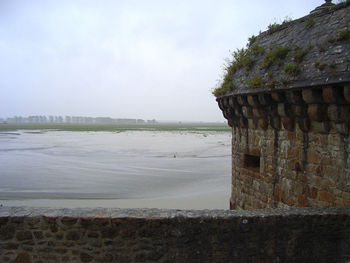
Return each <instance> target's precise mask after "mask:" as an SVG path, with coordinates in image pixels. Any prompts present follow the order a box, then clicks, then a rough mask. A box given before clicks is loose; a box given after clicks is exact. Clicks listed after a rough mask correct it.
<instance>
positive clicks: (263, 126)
mask: <svg viewBox="0 0 350 263" xmlns="http://www.w3.org/2000/svg"><path fill="white" fill-rule="evenodd" d="M268 126H269V123H268V121H267V119H265V118H260V119H258V127H259V128H260V129H262V130H266V129H267V128H268Z"/></svg>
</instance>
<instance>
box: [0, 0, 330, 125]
mask: <svg viewBox="0 0 350 263" xmlns="http://www.w3.org/2000/svg"><path fill="white" fill-rule="evenodd" d="M323 3H324V1H321V0H307V1H304V0H299V1H295V0H284V1H280V0H279V1H278V0H265V1H261V0H249V1H244V0H240V1H239V0H147V1H146V0H50V1H48V0H30V1H28V0H0V94H1V96H0V118H1V117H2V118H6V117H12V116H15V115H17V116H24V117H25V116H29V115H60V116H91V117H99V116H109V117H113V118H141V119H157V120H164V121H165V120H167V121H204V122H205V121H210V122H217V121H219V122H221V121H224V118H223V117H222V113H221V111H220V109H219V107H218V106H217V103H216V101H215V97H214V96H213V95H212V94H211V91H212V90H213V89H214V88H215V87H216V85H217V84H218V82H219V81H220V79H221V78H222V74H223V65H224V63H225V59H227V58H230V57H231V55H230V54H231V53H232V51H234V50H236V49H237V48H242V47H244V46H245V45H246V42H247V39H248V37H250V36H251V35H253V34H254V35H257V34H258V33H259V31H260V30H261V31H265V30H266V28H267V26H268V25H269V24H271V23H274V22H278V23H280V22H281V21H283V20H284V19H285V18H286V17H289V18H293V19H296V18H299V17H302V16H304V15H307V14H309V12H310V11H311V10H313V9H314V8H315V7H317V6H319V5H321V4H323Z"/></svg>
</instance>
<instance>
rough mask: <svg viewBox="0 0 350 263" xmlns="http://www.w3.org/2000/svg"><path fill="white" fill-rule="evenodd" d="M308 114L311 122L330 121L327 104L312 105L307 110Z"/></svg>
mask: <svg viewBox="0 0 350 263" xmlns="http://www.w3.org/2000/svg"><path fill="white" fill-rule="evenodd" d="M307 114H308V117H309V118H310V120H313V121H326V120H328V118H327V106H326V105H325V104H310V105H309V106H308V108H307Z"/></svg>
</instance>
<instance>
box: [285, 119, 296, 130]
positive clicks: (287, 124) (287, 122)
mask: <svg viewBox="0 0 350 263" xmlns="http://www.w3.org/2000/svg"><path fill="white" fill-rule="evenodd" d="M282 124H283V127H284V128H285V129H286V130H287V131H294V126H295V125H294V124H295V123H294V118H288V117H283V118H282Z"/></svg>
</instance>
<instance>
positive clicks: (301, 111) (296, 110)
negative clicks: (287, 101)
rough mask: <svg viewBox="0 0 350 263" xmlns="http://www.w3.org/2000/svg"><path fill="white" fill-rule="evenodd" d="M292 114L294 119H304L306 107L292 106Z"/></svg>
mask: <svg viewBox="0 0 350 263" xmlns="http://www.w3.org/2000/svg"><path fill="white" fill-rule="evenodd" d="M291 110H292V112H293V113H292V114H293V115H294V116H296V117H301V118H305V117H306V116H307V106H306V105H292V109H291Z"/></svg>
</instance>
